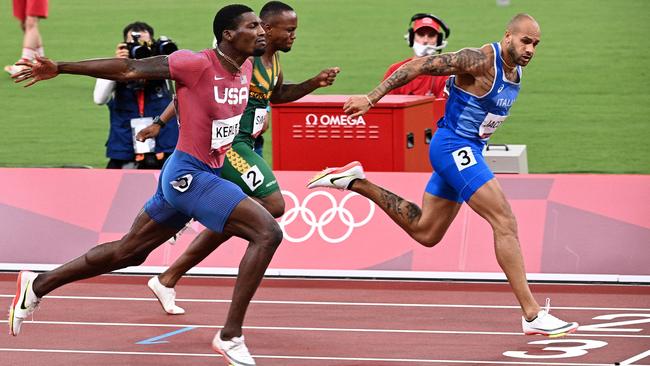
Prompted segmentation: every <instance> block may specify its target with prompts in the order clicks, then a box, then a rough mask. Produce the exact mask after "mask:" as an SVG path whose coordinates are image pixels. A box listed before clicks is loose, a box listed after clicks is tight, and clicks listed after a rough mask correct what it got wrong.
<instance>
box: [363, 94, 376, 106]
mask: <svg viewBox="0 0 650 366" xmlns="http://www.w3.org/2000/svg"><path fill="white" fill-rule="evenodd" d="M364 96H365V97H366V100H367V101H368V104H369V105H370V106H371V107H374V106H375V105H374V104H372V101H371V100H370V98H369V97H368V96H367V95H364Z"/></svg>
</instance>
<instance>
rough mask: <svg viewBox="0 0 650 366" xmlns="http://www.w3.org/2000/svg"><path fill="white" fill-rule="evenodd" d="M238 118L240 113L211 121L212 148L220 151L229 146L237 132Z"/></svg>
mask: <svg viewBox="0 0 650 366" xmlns="http://www.w3.org/2000/svg"><path fill="white" fill-rule="evenodd" d="M240 119H241V114H240V115H238V116H234V117H230V118H227V119H217V120H213V121H212V142H211V147H212V149H214V150H218V151H220V152H222V151H224V150H226V149H228V148H229V147H230V145H231V144H232V142H233V140H234V139H235V136H236V135H237V133H239V120H240Z"/></svg>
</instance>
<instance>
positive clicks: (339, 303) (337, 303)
mask: <svg viewBox="0 0 650 366" xmlns="http://www.w3.org/2000/svg"><path fill="white" fill-rule="evenodd" d="M13 297H14V294H11V295H5V294H0V298H13ZM44 299H58V300H101V301H104V300H105V301H158V300H156V299H155V298H154V297H110V296H49V295H48V296H45V297H44ZM176 302H195V303H212V304H214V303H220V304H227V303H230V300H227V299H179V298H177V299H176ZM251 303H252V304H267V305H326V306H378V307H379V306H383V307H413V308H418V307H419V308H469V309H519V308H520V307H519V306H514V305H470V304H414V303H386V302H345V301H294V300H253V301H251ZM553 309H559V310H588V311H647V312H650V308H601V307H587V306H554V307H553Z"/></svg>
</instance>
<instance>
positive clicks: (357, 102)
mask: <svg viewBox="0 0 650 366" xmlns="http://www.w3.org/2000/svg"><path fill="white" fill-rule="evenodd" d="M371 107H372V104H370V100H369V99H368V97H367V96H365V95H355V96H351V97H350V98H348V100H346V101H345V104H343V111H344V112H345V114H348V115H350V118H355V117H359V116H362V115H364V114H366V112H368V110H370V108H371Z"/></svg>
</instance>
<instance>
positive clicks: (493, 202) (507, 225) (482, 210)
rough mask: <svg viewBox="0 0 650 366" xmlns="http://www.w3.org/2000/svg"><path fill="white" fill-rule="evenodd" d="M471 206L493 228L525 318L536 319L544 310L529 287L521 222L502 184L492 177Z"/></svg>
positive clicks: (496, 245) (501, 260)
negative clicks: (518, 224) (515, 214)
mask: <svg viewBox="0 0 650 366" xmlns="http://www.w3.org/2000/svg"><path fill="white" fill-rule="evenodd" d="M467 204H468V205H469V206H470V207H471V208H472V209H473V210H474V211H475V212H476V213H477V214H479V215H481V217H483V218H484V219H485V220H487V222H488V223H490V226H492V231H493V233H494V251H495V253H496V257H497V261H498V262H499V266H501V269H502V270H503V272H504V273H505V275H506V277H507V278H508V282H509V283H510V286H511V287H512V290H513V292H514V293H515V296H516V297H517V300H518V301H519V304H520V306H521V310H522V311H523V313H524V317H526V319H528V320H530V319H533V318H534V317H535V316H537V313H538V312H539V310H540V307H539V304H538V303H537V301H535V299H534V298H533V294H532V293H531V291H530V288H529V287H528V280H527V279H526V270H525V268H524V258H523V256H522V254H521V248H520V246H519V237H518V235H517V220H516V219H515V216H514V214H513V213H512V210H511V209H510V204H509V203H508V201H507V200H506V196H505V195H504V194H503V190H502V189H501V185H500V184H499V182H498V181H497V180H496V179H495V178H492V179H491V180H490V181H489V182H487V183H485V184H484V185H483V186H482V187H481V188H479V189H478V190H477V191H476V192H475V193H474V194H473V195H472V197H471V198H470V199H469V202H467Z"/></svg>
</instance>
